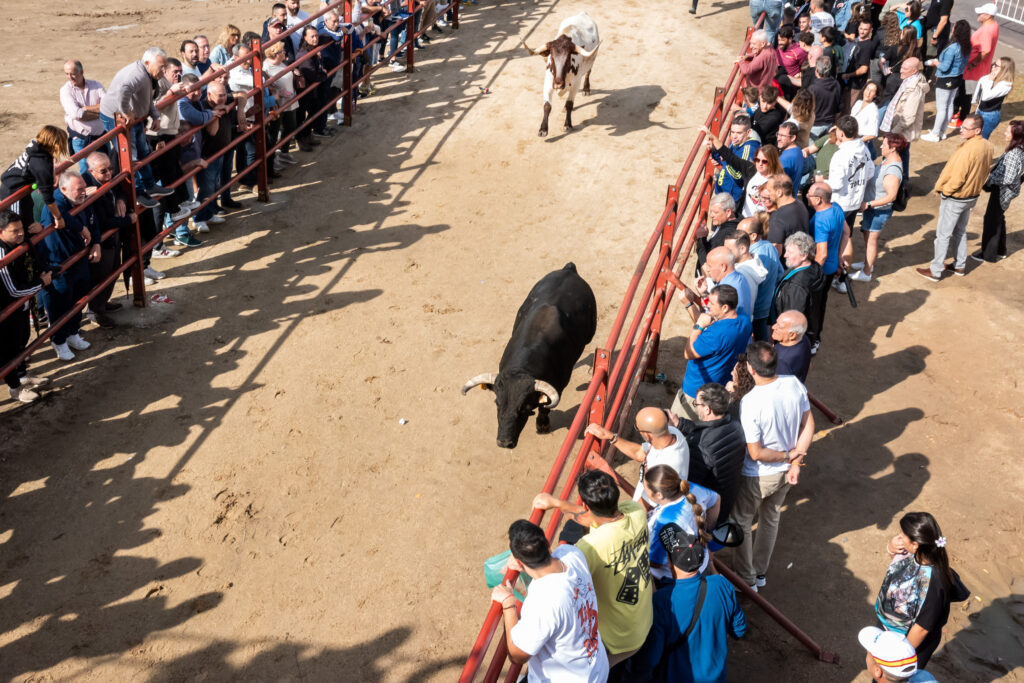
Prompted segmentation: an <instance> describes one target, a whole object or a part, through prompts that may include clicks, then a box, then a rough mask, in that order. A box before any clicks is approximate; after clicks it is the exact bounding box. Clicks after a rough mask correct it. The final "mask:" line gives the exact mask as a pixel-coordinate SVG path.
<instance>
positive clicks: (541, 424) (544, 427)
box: [537, 417, 551, 434]
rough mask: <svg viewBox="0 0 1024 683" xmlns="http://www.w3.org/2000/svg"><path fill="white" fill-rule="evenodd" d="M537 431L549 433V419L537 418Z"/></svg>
mask: <svg viewBox="0 0 1024 683" xmlns="http://www.w3.org/2000/svg"><path fill="white" fill-rule="evenodd" d="M537 433H538V434H550V433H551V420H549V419H548V418H546V417H545V418H544V419H541V418H540V417H538V418H537Z"/></svg>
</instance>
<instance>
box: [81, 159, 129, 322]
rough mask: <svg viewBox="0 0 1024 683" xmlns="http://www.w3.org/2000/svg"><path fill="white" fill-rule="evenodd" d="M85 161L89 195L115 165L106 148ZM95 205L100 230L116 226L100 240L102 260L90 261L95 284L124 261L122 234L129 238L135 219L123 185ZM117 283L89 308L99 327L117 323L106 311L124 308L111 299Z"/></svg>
mask: <svg viewBox="0 0 1024 683" xmlns="http://www.w3.org/2000/svg"><path fill="white" fill-rule="evenodd" d="M86 165H87V168H88V171H87V172H86V173H84V174H82V180H84V181H85V184H86V189H85V193H86V195H92V194H94V193H95V192H96V190H97V189H98V188H100V187H101V186H103V185H104V184H106V183H108V182H110V179H111V177H113V175H114V167H113V164H112V163H111V161H110V157H109V156H107V154H106V153H104V152H93V153H92V154H90V155H89V156H88V157H87V158H86ZM92 206H93V209H94V210H95V211H96V218H97V220H98V221H99V225H100V232H106V231H107V230H113V229H115V228H116V229H117V232H115V233H114V234H112V235H111V236H110V237H108V238H107V239H106V240H104V241H103V242H102V243H101V244H100V259H99V261H96V262H90V264H89V273H90V275H91V276H92V284H93V286H95V285H98V284H99V283H101V282H103V280H105V279H106V278H107V276H109V275H110V274H111V273H113V272H114V269H115V268H117V267H118V266H119V265H121V261H120V259H119V258H118V257H119V256H120V253H121V234H124V235H125V237H126V238H127V237H128V232H129V231H130V230H131V229H132V226H133V225H134V223H135V212H134V211H129V210H128V209H129V207H128V205H127V203H126V202H125V201H124V197H123V196H122V194H121V188H120V187H118V186H115V187H113V188H111V190H110V191H109V192H105V193H104V194H102V195H101V196H100V197H99V199H97V200H96V201H95V202H94V203H93V205H92ZM115 284H117V280H116V279H115V280H114V281H112V282H111V283H110V284H108V285H107V286H106V287H104V288H103V289H102V290H101V291H99V292H97V293H96V296H95V297H94V298H93V299H92V301H90V302H89V311H90V313H91V314H92V318H93V319H94V320H95V321H96V324H97V325H99V326H100V327H114V320H113V319H112V318H111V317H110V316H109V315H107V313H108V312H110V311H116V310H117V309H119V308H121V304H119V303H111V302H110V297H111V295H112V294H113V293H114V285H115Z"/></svg>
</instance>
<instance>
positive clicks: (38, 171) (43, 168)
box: [0, 126, 68, 234]
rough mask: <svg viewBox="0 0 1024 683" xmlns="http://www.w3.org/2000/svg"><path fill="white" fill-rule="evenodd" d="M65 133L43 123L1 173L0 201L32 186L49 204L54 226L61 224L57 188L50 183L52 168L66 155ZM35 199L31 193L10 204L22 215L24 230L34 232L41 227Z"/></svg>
mask: <svg viewBox="0 0 1024 683" xmlns="http://www.w3.org/2000/svg"><path fill="white" fill-rule="evenodd" d="M67 150H68V134H67V133H65V132H64V131H62V130H61V129H60V128H57V127H56V126H43V127H42V128H40V129H39V132H38V133H36V136H35V137H34V138H33V139H32V142H30V143H28V146H27V147H25V151H24V152H22V153H21V156H19V157H18V158H17V159H15V161H14V163H13V164H11V165H10V166H9V167H8V168H7V170H6V171H4V172H3V174H2V175H0V200H2V199H7V198H8V197H10V196H11V195H13V194H14V193H15V192H17V191H18V190H21V189H23V188H26V187H28V188H32V189H36V190H38V191H39V194H40V196H41V197H42V200H43V202H44V203H45V204H46V205H47V206H48V207H50V213H51V215H53V217H54V219H55V220H56V221H57V228H63V227H64V219H63V218H61V216H60V212H59V211H58V210H57V205H56V204H55V203H54V201H53V192H54V190H55V189H56V188H55V185H54V182H53V167H54V165H55V164H56V162H58V161H60V160H61V159H63V158H65V157H66V156H67ZM34 206H35V204H34V202H33V201H32V195H31V193H28V194H26V195H25V196H24V197H22V198H21V199H19V200H18V201H16V202H14V203H13V204H11V207H10V208H11V210H12V211H14V212H15V213H16V214H18V216H20V217H21V223H22V225H23V226H24V228H25V232H27V233H29V234H35V233H37V232H39V231H40V230H42V225H40V224H39V223H38V222H36V220H35V210H34Z"/></svg>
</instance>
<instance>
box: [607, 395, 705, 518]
mask: <svg viewBox="0 0 1024 683" xmlns="http://www.w3.org/2000/svg"><path fill="white" fill-rule="evenodd" d="M636 430H637V431H638V432H640V438H642V439H643V442H642V443H636V442H635V441H627V440H626V439H620V438H619V435H618V434H615V433H614V432H611V431H609V430H607V429H605V428H604V427H602V426H601V425H599V424H597V423H596V422H595V423H593V424H591V425H590V426H588V427H587V433H588V434H593V435H594V436H596V437H597V438H599V439H605V440H608V439H610V440H611V444H612V445H613V446H615V448H617V449H618V450H619V452H620V453H622V454H623V455H625V456H626V457H627V458H630V459H631V460H636V461H637V462H639V463H640V479H639V480H638V481H637V484H636V491H635V492H634V494H633V500H640V498H641V497H642V498H643V499H644V502H646V503H647V505H648V506H649V507H654V505H655V503H654V502H653V501H652V500H650V499H649V498H648V497H647V493H646V492H645V491H644V473H645V472H646V471H647V470H648V469H650V468H651V467H654V466H655V465H668V466H669V467H671V468H672V469H674V470H675V471H676V474H678V475H679V478H680V479H683V480H685V479H686V475H687V474H689V471H690V447H689V446H687V445H686V439H685V438H684V437H683V434H682V432H680V431H679V430H678V429H676V428H675V427H671V426H669V424H668V417H667V416H666V415H665V411H664V410H662V409H661V408H653V407H647V408H641V409H640V411H639V412H638V413H637V414H636Z"/></svg>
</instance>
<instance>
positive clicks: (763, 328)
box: [736, 214, 786, 341]
mask: <svg viewBox="0 0 1024 683" xmlns="http://www.w3.org/2000/svg"><path fill="white" fill-rule="evenodd" d="M762 215H764V214H758V215H757V216H751V217H750V218H744V219H743V220H742V221H740V223H739V225H737V226H736V229H737V230H739V231H740V232H742V233H745V234H746V236H747V239H748V240H750V253H751V254H753V255H754V256H756V257H757V259H758V262H759V263H760V264H761V265H762V266H763V267H764V269H765V270H766V271H768V272H767V274H766V275H765V276H764V281H763V282H762V283H761V284H760V285H759V286H758V288H757V295H756V296H755V297H754V320H753V322H752V323H751V324H752V326H753V329H754V339H756V340H757V341H768V339H769V338H770V337H771V324H770V321H769V319H770V316H771V312H772V297H774V296H775V288H776V287H778V286H779V282H780V281H781V280H782V276H783V274H784V273H785V272H786V269H785V267H784V266H783V265H782V260H781V259H780V258H779V251H778V250H777V249H776V248H775V245H774V244H772V243H771V242H769V241H768V240H766V239H765V226H764V223H763V222H762V221H761V216H762Z"/></svg>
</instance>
